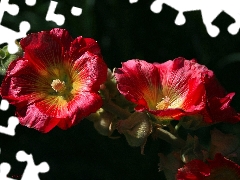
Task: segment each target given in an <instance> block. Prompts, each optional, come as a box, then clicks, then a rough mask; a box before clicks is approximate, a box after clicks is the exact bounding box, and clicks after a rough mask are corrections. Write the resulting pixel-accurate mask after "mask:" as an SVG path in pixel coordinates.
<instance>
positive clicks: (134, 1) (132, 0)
mask: <svg viewBox="0 0 240 180" xmlns="http://www.w3.org/2000/svg"><path fill="white" fill-rule="evenodd" d="M129 2H130V3H131V4H132V3H136V2H138V0H129Z"/></svg>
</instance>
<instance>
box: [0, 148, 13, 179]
mask: <svg viewBox="0 0 240 180" xmlns="http://www.w3.org/2000/svg"><path fill="white" fill-rule="evenodd" d="M0 152H1V149H0ZM10 169H11V166H10V164H8V163H6V162H3V163H1V164H0V179H1V180H15V179H12V178H9V177H7V175H8V173H9V172H10Z"/></svg>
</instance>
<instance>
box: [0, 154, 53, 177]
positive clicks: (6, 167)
mask: <svg viewBox="0 0 240 180" xmlns="http://www.w3.org/2000/svg"><path fill="white" fill-rule="evenodd" d="M16 159H17V160H18V161H19V162H27V166H26V168H25V170H24V172H23V175H22V177H21V180H40V179H39V176H38V174H39V173H46V172H48V171H49V169H50V168H49V165H48V163H47V162H42V163H40V164H39V165H37V166H36V165H35V163H34V161H33V156H32V154H26V152H24V151H18V152H17V154H16ZM10 169H11V166H10V164H8V163H6V162H3V163H1V164H0V179H1V180H15V179H13V178H10V177H7V175H8V173H9V172H10Z"/></svg>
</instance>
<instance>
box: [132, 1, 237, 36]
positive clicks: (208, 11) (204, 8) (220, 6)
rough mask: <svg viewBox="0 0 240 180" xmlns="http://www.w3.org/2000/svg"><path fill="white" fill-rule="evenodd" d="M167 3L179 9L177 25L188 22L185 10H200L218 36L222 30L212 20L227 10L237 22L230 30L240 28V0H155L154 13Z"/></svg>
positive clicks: (211, 33) (205, 22)
mask: <svg viewBox="0 0 240 180" xmlns="http://www.w3.org/2000/svg"><path fill="white" fill-rule="evenodd" d="M129 2H130V3H136V2H138V0H129ZM163 4H166V5H168V6H170V7H172V8H173V9H175V10H177V11H178V15H177V17H176V19H175V24H176V25H183V24H184V23H185V22H186V19H185V16H184V15H183V13H184V12H189V11H197V10H200V11H201V14H202V19H203V23H204V25H205V27H206V30H207V32H208V34H209V35H210V36H211V37H216V36H217V35H218V34H219V32H220V30H219V28H218V27H217V26H215V25H213V24H212V22H213V21H214V19H216V17H217V16H218V15H219V14H220V13H221V12H225V13H227V14H228V15H229V16H230V17H232V18H233V19H234V20H235V22H234V23H232V24H230V25H229V26H228V32H229V33H230V34H232V35H236V34H237V33H238V31H239V29H240V13H239V7H240V1H239V0H228V1H226V0H224V1H208V0H155V1H154V2H153V3H152V4H151V6H150V9H151V11H152V12H154V13H160V12H161V10H162V5H163Z"/></svg>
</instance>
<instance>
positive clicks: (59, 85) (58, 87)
mask: <svg viewBox="0 0 240 180" xmlns="http://www.w3.org/2000/svg"><path fill="white" fill-rule="evenodd" d="M51 86H52V88H53V89H54V91H56V92H63V91H64V90H65V89H66V86H65V82H64V81H61V80H59V79H55V80H53V81H52V83H51Z"/></svg>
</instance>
